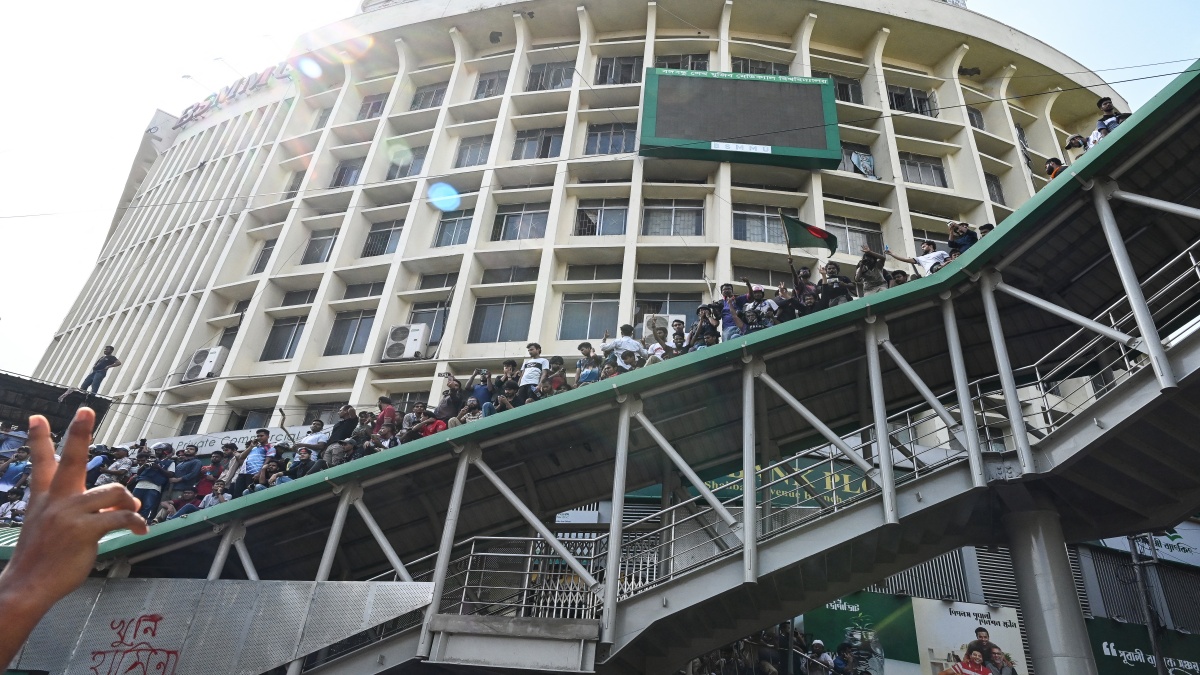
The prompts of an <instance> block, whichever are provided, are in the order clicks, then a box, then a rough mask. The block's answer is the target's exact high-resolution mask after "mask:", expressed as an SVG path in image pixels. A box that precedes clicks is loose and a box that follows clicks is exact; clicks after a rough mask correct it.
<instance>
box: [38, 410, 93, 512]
mask: <svg viewBox="0 0 1200 675" xmlns="http://www.w3.org/2000/svg"><path fill="white" fill-rule="evenodd" d="M95 423H96V413H94V412H92V409H91V408H80V409H79V410H77V411H76V412H75V419H73V420H71V426H70V427H68V428H67V439H66V441H64V442H63V451H62V457H61V459H60V460H59V462H58V470H57V471H55V472H54V479H53V480H52V481H51V482H50V494H52V495H55V496H66V495H73V494H79V493H80V492H83V491H84V485H85V483H86V479H87V460H88V444H89V443H91V442H92V428H93V426H94V425H95ZM51 461H53V460H51ZM35 466H36V465H35ZM35 470H36V469H35Z"/></svg>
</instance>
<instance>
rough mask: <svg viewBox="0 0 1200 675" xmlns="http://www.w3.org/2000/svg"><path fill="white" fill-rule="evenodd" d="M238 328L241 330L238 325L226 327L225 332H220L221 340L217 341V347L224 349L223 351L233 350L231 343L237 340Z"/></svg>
mask: <svg viewBox="0 0 1200 675" xmlns="http://www.w3.org/2000/svg"><path fill="white" fill-rule="evenodd" d="M239 328H241V325H240V324H239V325H237V326H226V327H225V330H223V331H221V339H220V340H217V346H218V347H224V348H225V349H233V341H234V340H236V339H237V335H238V329H239Z"/></svg>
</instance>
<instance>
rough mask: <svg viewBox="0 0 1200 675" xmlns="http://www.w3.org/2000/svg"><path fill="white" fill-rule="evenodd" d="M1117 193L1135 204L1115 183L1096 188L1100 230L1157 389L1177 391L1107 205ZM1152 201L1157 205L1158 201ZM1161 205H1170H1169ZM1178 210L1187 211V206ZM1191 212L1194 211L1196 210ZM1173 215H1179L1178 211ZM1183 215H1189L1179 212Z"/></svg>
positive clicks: (1094, 191)
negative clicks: (1145, 351) (1122, 288)
mask: <svg viewBox="0 0 1200 675" xmlns="http://www.w3.org/2000/svg"><path fill="white" fill-rule="evenodd" d="M1114 193H1116V194H1120V195H1122V197H1121V198H1124V199H1127V200H1128V201H1134V200H1129V199H1128V197H1130V196H1132V195H1129V194H1128V193H1122V192H1120V191H1119V190H1116V184H1115V183H1112V182H1108V183H1103V184H1099V185H1096V186H1095V187H1093V188H1092V201H1093V203H1095V205H1096V214H1097V215H1099V216H1100V227H1101V228H1102V229H1103V230H1104V238H1105V239H1107V240H1108V250H1109V251H1110V252H1111V253H1112V257H1113V263H1115V264H1116V266H1117V275H1118V276H1120V277H1121V285H1122V286H1124V287H1125V296H1126V297H1127V298H1129V308H1130V309H1131V310H1133V318H1134V320H1135V321H1136V322H1137V327H1138V332H1139V333H1141V334H1142V340H1143V341H1144V343H1145V346H1146V349H1147V350H1148V353H1149V354H1150V365H1151V367H1153V368H1154V374H1155V376H1157V377H1158V386H1159V388H1160V389H1162V390H1164V391H1165V390H1167V389H1174V388H1176V387H1177V386H1178V385H1177V384H1176V383H1175V375H1174V374H1173V373H1172V372H1171V363H1170V361H1168V360H1167V351H1166V350H1165V349H1163V346H1162V339H1161V338H1159V336H1158V329H1157V328H1156V327H1155V326H1154V315H1153V314H1151V313H1150V306H1149V305H1147V304H1146V296H1145V294H1143V293H1142V285H1141V282H1139V281H1138V278H1137V272H1136V271H1134V269H1133V262H1132V261H1130V259H1129V251H1128V250H1127V249H1126V248H1125V242H1124V240H1122V239H1121V229H1120V228H1119V227H1117V217H1116V216H1115V215H1114V214H1113V210H1112V204H1109V203H1108V200H1109V197H1110V195H1113V194H1114ZM1141 199H1143V200H1144V199H1146V198H1141ZM1149 201H1154V202H1157V200H1149ZM1134 203H1140V204H1143V205H1148V206H1149V205H1150V204H1145V202H1144V201H1135V202H1134ZM1162 203H1163V204H1169V203H1168V202H1162ZM1171 206H1175V205H1171ZM1155 208H1161V206H1155ZM1178 208H1180V209H1186V208H1187V207H1178ZM1189 210H1190V211H1195V210H1196V209H1189ZM1172 212H1174V213H1178V211H1172ZM1180 215H1188V214H1184V213H1180ZM1191 217H1195V216H1194V215H1192V216H1191Z"/></svg>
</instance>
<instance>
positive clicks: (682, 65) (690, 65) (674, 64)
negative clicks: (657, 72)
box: [654, 54, 708, 70]
mask: <svg viewBox="0 0 1200 675" xmlns="http://www.w3.org/2000/svg"><path fill="white" fill-rule="evenodd" d="M654 67H655V68H674V69H676V70H708V54H663V55H660V56H656V57H654Z"/></svg>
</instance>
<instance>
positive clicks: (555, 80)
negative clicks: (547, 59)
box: [525, 61, 575, 91]
mask: <svg viewBox="0 0 1200 675" xmlns="http://www.w3.org/2000/svg"><path fill="white" fill-rule="evenodd" d="M574 75H575V62H574V61H559V62H557V63H535V64H533V65H532V66H530V67H529V77H528V78H527V79H526V80H525V91H547V90H550V89H566V88H568V87H570V86H571V80H572V78H573V77H574Z"/></svg>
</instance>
